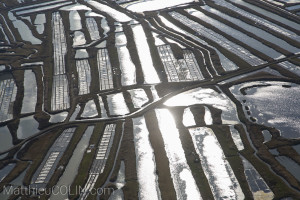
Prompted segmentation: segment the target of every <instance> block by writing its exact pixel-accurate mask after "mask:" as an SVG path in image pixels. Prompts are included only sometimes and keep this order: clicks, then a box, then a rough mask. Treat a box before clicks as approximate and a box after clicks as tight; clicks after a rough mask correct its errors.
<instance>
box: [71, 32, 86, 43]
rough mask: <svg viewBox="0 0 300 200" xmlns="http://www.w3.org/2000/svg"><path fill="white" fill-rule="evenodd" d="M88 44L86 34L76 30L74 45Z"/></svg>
mask: <svg viewBox="0 0 300 200" xmlns="http://www.w3.org/2000/svg"><path fill="white" fill-rule="evenodd" d="M84 44H86V40H85V36H84V34H83V32H81V31H75V32H74V38H73V47H74V46H80V45H84Z"/></svg>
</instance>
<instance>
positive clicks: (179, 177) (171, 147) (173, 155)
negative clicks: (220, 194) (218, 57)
mask: <svg viewBox="0 0 300 200" xmlns="http://www.w3.org/2000/svg"><path fill="white" fill-rule="evenodd" d="M155 113H156V117H157V121H158V127H159V130H160V132H161V135H162V138H163V141H164V144H165V150H166V153H167V157H168V159H169V167H170V172H171V177H172V180H173V184H174V188H175V191H176V196H177V199H179V200H183V199H187V200H194V199H199V200H200V199H202V197H201V194H200V191H199V189H198V186H197V184H196V182H195V179H194V177H193V175H192V172H191V169H190V167H189V165H188V164H187V160H186V157H185V154H184V150H183V148H182V144H181V140H180V137H179V131H178V129H177V128H176V124H175V120H174V118H173V116H172V114H171V112H170V111H169V110H168V109H155Z"/></svg>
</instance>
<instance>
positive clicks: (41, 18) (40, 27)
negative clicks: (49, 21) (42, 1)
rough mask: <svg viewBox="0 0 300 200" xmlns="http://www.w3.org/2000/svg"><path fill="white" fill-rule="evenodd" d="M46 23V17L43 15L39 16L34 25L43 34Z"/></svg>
mask: <svg viewBox="0 0 300 200" xmlns="http://www.w3.org/2000/svg"><path fill="white" fill-rule="evenodd" d="M45 23H46V15H45V14H44V13H43V14H37V15H36V18H35V20H34V25H35V27H36V30H37V32H38V33H39V34H43V33H44V30H45Z"/></svg>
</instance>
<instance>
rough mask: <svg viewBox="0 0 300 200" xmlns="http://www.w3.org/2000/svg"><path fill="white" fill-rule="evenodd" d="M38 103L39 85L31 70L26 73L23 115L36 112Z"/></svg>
mask: <svg viewBox="0 0 300 200" xmlns="http://www.w3.org/2000/svg"><path fill="white" fill-rule="evenodd" d="M36 101H37V85H36V79H35V74H34V72H33V71H31V70H25V72H24V98H23V104H22V111H21V113H30V112H35V105H36Z"/></svg>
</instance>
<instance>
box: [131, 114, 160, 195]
mask: <svg viewBox="0 0 300 200" xmlns="http://www.w3.org/2000/svg"><path fill="white" fill-rule="evenodd" d="M132 121H133V136H134V144H135V145H134V146H135V153H136V165H137V175H138V182H139V197H140V199H151V200H160V199H161V197H160V191H159V187H158V181H157V180H158V177H157V174H156V164H155V158H154V152H153V148H152V146H151V143H150V141H149V132H148V129H147V126H146V121H145V118H144V117H138V118H133V119H132Z"/></svg>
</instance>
